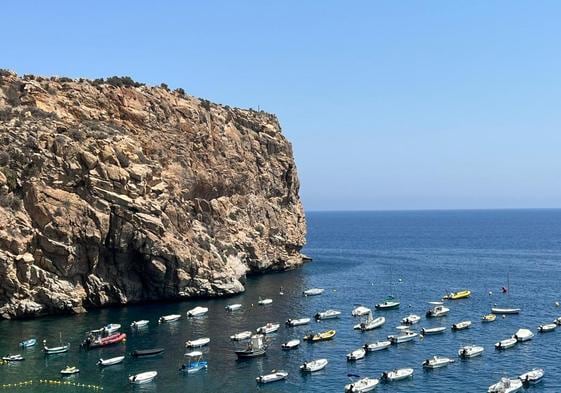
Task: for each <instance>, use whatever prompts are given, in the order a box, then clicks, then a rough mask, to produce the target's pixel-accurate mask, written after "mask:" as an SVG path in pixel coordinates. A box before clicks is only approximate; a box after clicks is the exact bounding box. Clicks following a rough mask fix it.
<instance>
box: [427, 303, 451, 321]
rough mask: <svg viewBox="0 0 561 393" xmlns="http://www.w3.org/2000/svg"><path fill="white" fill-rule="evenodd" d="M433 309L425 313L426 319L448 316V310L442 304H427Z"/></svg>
mask: <svg viewBox="0 0 561 393" xmlns="http://www.w3.org/2000/svg"><path fill="white" fill-rule="evenodd" d="M429 303H430V304H432V305H433V306H434V307H432V308H431V309H430V310H428V311H427V318H438V317H443V316H445V315H447V314H448V312H449V311H450V309H449V308H448V307H446V306H444V305H443V304H442V302H429Z"/></svg>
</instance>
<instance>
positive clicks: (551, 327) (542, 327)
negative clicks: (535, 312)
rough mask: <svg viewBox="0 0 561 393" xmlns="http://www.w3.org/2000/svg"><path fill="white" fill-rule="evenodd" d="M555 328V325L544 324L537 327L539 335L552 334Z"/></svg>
mask: <svg viewBox="0 0 561 393" xmlns="http://www.w3.org/2000/svg"><path fill="white" fill-rule="evenodd" d="M556 328H557V325H556V324H554V323H546V324H545V325H540V326H538V332H540V333H547V332H553V331H554V330H555V329H556Z"/></svg>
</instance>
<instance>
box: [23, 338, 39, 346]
mask: <svg viewBox="0 0 561 393" xmlns="http://www.w3.org/2000/svg"><path fill="white" fill-rule="evenodd" d="M35 344H37V339H36V338H30V339H27V340H23V341H21V342H20V343H19V346H20V347H22V348H29V347H32V346H34V345H35Z"/></svg>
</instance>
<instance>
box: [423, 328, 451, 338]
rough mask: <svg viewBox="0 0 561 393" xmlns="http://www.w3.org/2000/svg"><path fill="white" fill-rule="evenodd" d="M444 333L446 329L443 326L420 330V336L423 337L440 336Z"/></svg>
mask: <svg viewBox="0 0 561 393" xmlns="http://www.w3.org/2000/svg"><path fill="white" fill-rule="evenodd" d="M445 331H446V327H444V326H436V327H432V328H422V329H421V334H422V335H423V336H429V335H432V334H441V333H444V332H445Z"/></svg>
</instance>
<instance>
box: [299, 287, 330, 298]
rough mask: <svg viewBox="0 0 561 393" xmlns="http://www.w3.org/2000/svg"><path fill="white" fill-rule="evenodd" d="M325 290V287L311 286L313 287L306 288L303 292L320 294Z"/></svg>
mask: <svg viewBox="0 0 561 393" xmlns="http://www.w3.org/2000/svg"><path fill="white" fill-rule="evenodd" d="M324 291H325V289H323V288H311V289H306V290H305V291H304V292H303V294H304V296H318V295H321V294H322V293H323V292H324Z"/></svg>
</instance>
